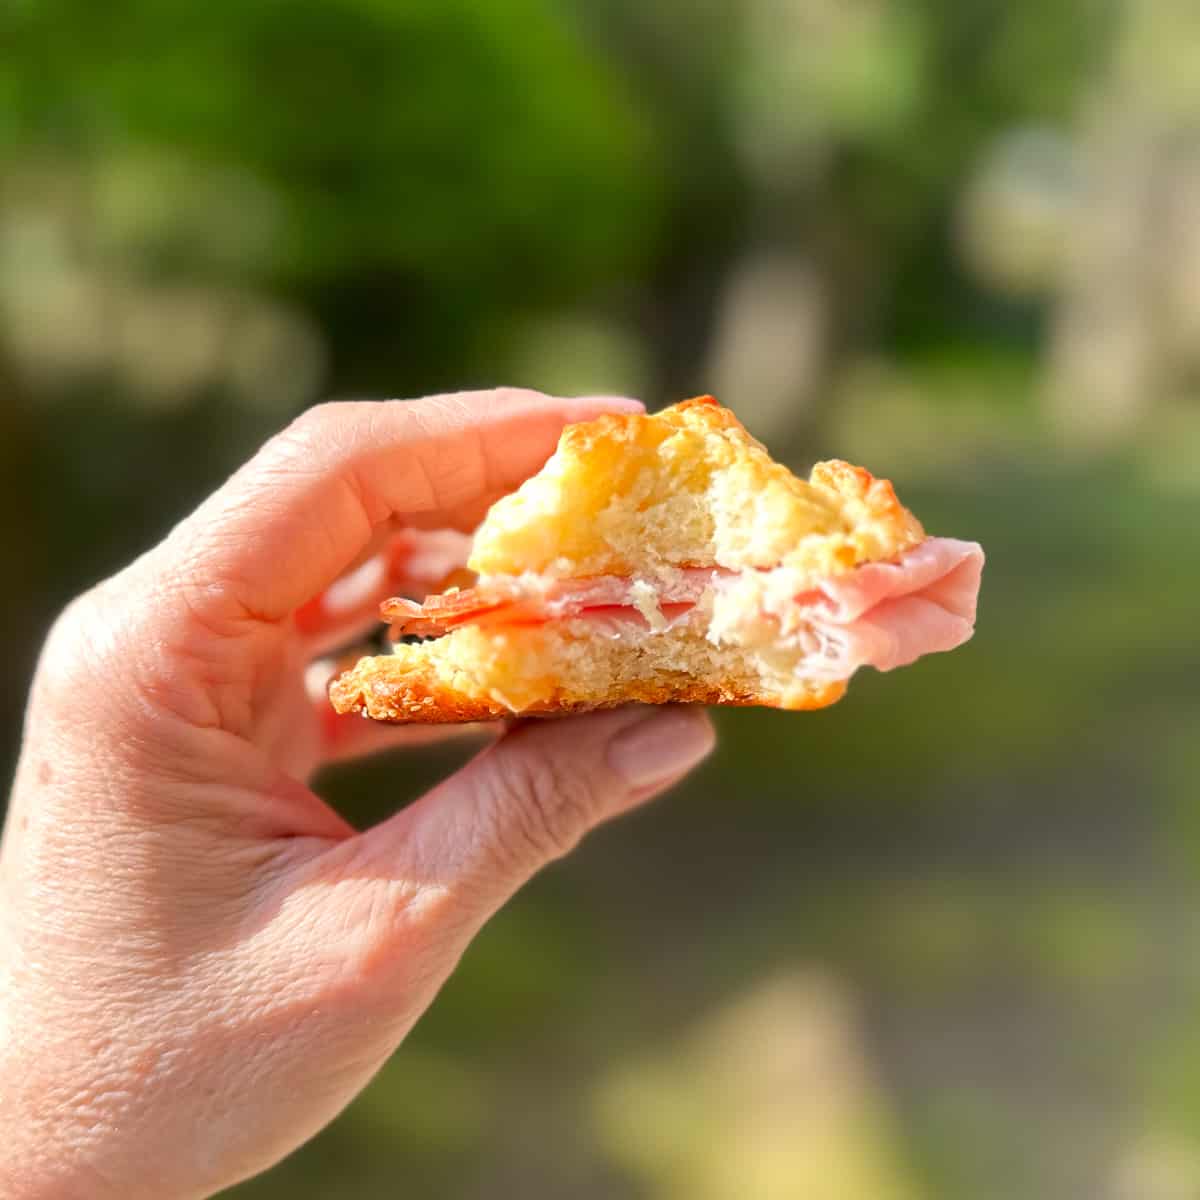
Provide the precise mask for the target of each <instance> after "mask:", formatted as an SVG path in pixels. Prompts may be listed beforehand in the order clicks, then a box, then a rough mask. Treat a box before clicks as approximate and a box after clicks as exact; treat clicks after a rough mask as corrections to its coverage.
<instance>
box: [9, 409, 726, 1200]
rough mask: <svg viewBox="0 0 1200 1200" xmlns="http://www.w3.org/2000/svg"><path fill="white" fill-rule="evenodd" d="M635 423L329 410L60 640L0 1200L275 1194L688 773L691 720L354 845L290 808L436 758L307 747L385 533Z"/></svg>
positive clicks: (524, 775) (491, 783) (515, 742)
mask: <svg viewBox="0 0 1200 1200" xmlns="http://www.w3.org/2000/svg"><path fill="white" fill-rule="evenodd" d="M639 407H640V406H638V405H637V404H636V403H635V402H633V401H628V400H621V399H616V398H599V399H583V400H564V399H555V398H552V397H547V396H541V395H538V394H536V393H532V392H522V391H515V390H500V391H494V392H480V393H465V394H460V395H456V396H447V397H440V398H434V399H428V400H422V401H415V402H400V401H390V402H382V403H362V404H329V405H322V406H319V407H318V408H316V409H313V410H311V411H310V412H309V413H306V414H305V415H304V416H303V417H301V418H300V419H299V420H298V421H296V422H295V423H294V424H293V425H292V426H291V427H290V428H288V429H287V430H285V431H284V432H283V433H281V434H280V435H279V436H278V437H276V438H274V439H273V440H272V441H270V442H269V443H268V444H267V445H266V446H265V447H264V448H263V449H262V450H261V451H260V452H259V453H258V454H257V455H256V456H255V457H254V459H252V460H251V462H249V463H248V464H247V465H246V466H245V467H243V468H242V470H241V471H239V472H238V473H237V474H236V475H235V476H234V477H233V478H232V479H231V480H230V481H229V482H228V483H226V484H225V485H224V486H223V487H222V488H220V490H218V491H217V492H216V493H215V494H214V495H213V496H212V497H211V498H210V499H209V500H208V501H206V502H205V503H204V504H203V505H202V506H201V507H200V508H199V509H198V510H197V511H196V512H195V513H193V514H192V515H191V516H190V517H188V518H187V519H186V520H185V521H184V522H182V523H181V524H180V525H179V526H177V527H176V528H175V529H174V530H173V531H172V533H171V534H170V535H169V536H168V537H167V538H166V539H165V540H164V541H163V542H162V543H161V544H159V545H158V546H156V547H155V548H154V549H152V550H150V551H149V552H148V553H146V554H145V555H143V556H142V557H141V558H140V559H138V560H137V561H136V562H134V563H133V564H132V565H131V566H129V567H127V568H126V569H125V570H123V571H121V572H120V573H119V574H117V575H115V576H113V577H112V578H111V579H108V580H106V581H104V582H103V583H101V584H99V585H98V586H97V587H95V588H93V589H92V590H91V591H89V592H87V593H86V594H85V595H83V596H81V597H80V598H79V599H78V600H76V601H75V602H74V603H72V604H71V605H70V606H69V607H68V609H67V610H66V611H65V612H64V613H63V614H62V616H61V617H60V618H59V620H58V621H57V622H56V624H55V625H54V628H53V630H52V631H51V634H50V636H49V639H48V641H47V643H46V646H45V649H44V651H43V654H42V657H41V661H40V664H39V666H38V669H37V674H36V677H35V679H34V683H33V687H32V692H31V696H30V702H29V709H28V714H27V720H26V727H25V736H24V743H23V748H22V754H21V758H20V763H19V766H18V768H17V774H16V779H15V783H14V787H13V792H12V796H11V802H10V807H9V813H8V818H7V823H6V826H5V829H4V835H3V842H2V843H0V1145H2V1146H3V1151H2V1152H0V1195H3V1196H5V1197H6V1198H8V1200H50V1198H51V1197H53V1200H76V1198H79V1200H84V1198H86V1200H109V1198H110V1197H120V1200H141V1198H143V1197H145V1198H147V1200H150V1198H153V1200H184V1198H194V1197H204V1196H211V1195H213V1194H215V1193H217V1192H219V1191H221V1190H222V1189H224V1188H226V1187H228V1186H230V1185H232V1184H234V1183H236V1182H238V1181H239V1180H242V1179H245V1178H247V1177H249V1176H251V1175H254V1174H256V1173H258V1172H260V1171H262V1170H264V1169H265V1168H267V1167H268V1166H270V1165H271V1164H272V1163H274V1162H276V1161H278V1160H279V1159H280V1158H281V1157H283V1156H284V1155H286V1154H288V1153H289V1152H290V1151H292V1150H293V1149H295V1148H296V1147H297V1146H299V1145H300V1144H301V1143H303V1142H304V1141H305V1140H306V1139H307V1138H309V1137H311V1136H312V1135H313V1134H314V1133H316V1132H317V1131H318V1130H319V1129H320V1128H321V1127H322V1126H324V1125H325V1124H327V1123H328V1122H329V1121H330V1120H332V1119H333V1117H334V1116H336V1115H337V1113H338V1112H340V1111H341V1110H342V1109H343V1108H344V1107H345V1105H346V1104H347V1103H348V1102H349V1101H350V1100H351V1099H352V1098H353V1097H354V1096H355V1095H356V1094H357V1093H358V1092H359V1091H360V1090H361V1089H362V1088H363V1086H364V1085H365V1084H366V1083H367V1082H368V1081H369V1080H370V1079H371V1077H372V1075H374V1073H375V1072H376V1071H377V1070H378V1068H379V1067H380V1065H381V1064H382V1063H383V1062H384V1061H385V1060H386V1059H387V1058H388V1056H389V1055H390V1054H392V1052H393V1051H394V1050H395V1049H396V1047H397V1046H398V1045H399V1044H400V1042H401V1041H402V1040H403V1038H404V1037H405V1035H406V1034H407V1033H408V1031H409V1030H410V1029H411V1028H412V1026H413V1024H414V1023H415V1022H416V1021H417V1019H418V1018H419V1017H420V1016H421V1014H422V1013H423V1012H424V1010H425V1009H426V1008H427V1007H428V1005H429V1004H430V1002H431V1001H432V1000H433V998H434V996H435V995H436V994H437V991H438V989H439V988H440V987H441V985H442V983H443V982H444V981H445V979H446V978H447V976H448V975H449V974H450V973H451V971H453V969H454V967H455V964H456V963H457V961H458V959H459V957H460V955H461V954H462V952H463V950H464V949H465V947H466V946H467V944H468V943H469V942H470V940H471V939H472V938H473V937H474V936H475V934H476V933H477V932H478V931H479V929H480V928H481V926H482V925H483V924H484V923H485V922H486V921H487V919H488V918H489V917H490V916H491V915H492V914H493V913H494V912H495V911H496V910H497V909H498V908H499V907H500V906H501V905H502V904H504V902H505V901H506V900H507V899H508V898H509V897H510V896H511V895H512V894H513V892H514V891H515V890H516V889H518V888H519V887H520V886H521V885H522V884H523V883H524V882H525V881H526V880H528V879H529V878H530V876H531V875H533V874H534V873H536V872H537V871H538V870H539V869H540V868H541V867H543V866H544V865H545V864H547V863H548V862H550V861H552V860H554V859H556V858H558V857H560V856H561V855H563V854H565V853H567V852H568V851H569V850H570V849H571V848H572V847H573V846H574V845H575V844H576V843H577V842H578V841H579V839H580V838H581V837H582V836H583V835H584V834H585V833H586V832H587V831H588V830H589V829H591V828H593V827H594V826H596V825H597V824H599V823H601V822H603V821H605V820H608V819H610V818H612V817H615V816H617V815H619V814H620V813H623V812H625V811H627V810H629V809H630V808H632V807H634V806H635V805H638V804H640V803H642V802H644V801H646V800H648V799H649V798H650V797H652V796H654V795H656V794H658V793H659V792H661V791H663V790H664V789H665V788H667V787H669V786H670V785H671V784H672V783H674V782H675V781H676V780H678V779H679V778H680V777H681V776H682V775H683V774H684V773H685V772H686V771H687V770H688V769H689V768H690V767H691V766H692V765H694V764H695V763H696V762H698V761H699V760H700V759H702V758H703V757H704V756H705V755H706V754H707V753H708V752H709V750H710V749H711V747H712V741H713V734H712V729H711V726H710V725H709V723H708V720H707V718H706V717H705V716H704V714H703V713H701V712H699V711H696V710H692V709H679V708H676V709H672V708H665V709H657V710H654V709H642V708H633V709H624V710H617V711H612V712H607V713H599V714H592V715H589V716H586V717H575V718H570V719H565V720H558V721H544V722H532V721H531V722H524V723H519V724H516V725H514V726H512V727H511V728H509V729H507V730H503V731H501V730H496V731H492V732H491V733H489V734H487V735H486V737H487V744H486V746H485V748H484V749H483V750H482V751H481V752H480V753H479V754H478V755H477V756H476V757H474V758H473V759H472V760H471V761H470V762H469V763H468V764H467V765H466V766H465V767H463V768H462V769H461V770H459V771H458V772H457V773H455V774H454V775H452V776H451V777H450V778H448V779H446V780H445V781H444V782H443V783H441V784H440V785H439V786H438V787H436V788H435V789H434V790H433V791H432V792H430V793H428V794H427V795H426V796H424V797H422V798H421V799H419V800H418V801H417V802H415V803H414V804H411V805H409V806H408V807H405V808H403V809H401V810H399V811H398V812H396V813H395V815H393V816H392V817H390V818H389V819H387V820H385V821H384V822H383V823H382V824H380V825H377V826H376V827H374V828H372V829H368V830H364V831H358V830H355V829H354V828H352V827H351V826H350V825H348V824H347V823H346V822H345V821H344V820H343V819H342V818H341V817H340V816H339V815H338V814H337V813H335V812H334V811H333V810H332V809H331V808H330V807H328V806H327V805H326V804H325V803H324V802H323V801H322V800H321V799H320V798H319V797H318V796H317V795H316V794H315V793H314V792H313V791H311V790H310V788H309V786H308V783H307V781H308V780H309V779H310V778H311V776H312V775H313V773H314V772H315V771H316V770H317V769H318V768H319V767H320V766H321V765H322V764H324V763H326V762H329V761H331V760H333V759H343V758H347V757H353V756H355V755H358V754H366V753H371V752H373V751H376V750H380V749H383V748H385V747H388V746H395V745H397V744H401V743H404V742H405V741H410V742H411V741H412V740H414V739H417V740H420V739H423V738H424V739H427V738H428V737H430V736H431V731H430V730H427V729H426V730H415V731H414V730H406V729H404V728H400V727H395V728H393V727H386V726H385V727H379V726H374V725H372V724H370V723H369V722H367V721H363V720H361V719H360V718H358V717H353V716H351V717H344V718H332V717H331V716H330V715H329V710H328V706H327V702H326V700H325V699H324V697H323V696H322V695H321V694H320V689H316V690H315V691H314V689H313V688H312V686H311V684H312V681H313V674H314V672H313V669H312V667H311V664H312V662H313V660H315V659H319V658H320V656H321V655H323V654H325V653H327V652H328V651H329V650H330V649H331V648H332V647H333V646H335V645H337V644H339V643H340V642H344V641H346V640H347V639H348V638H352V637H353V636H355V634H356V633H357V632H358V631H359V630H360V629H361V628H363V627H364V625H369V624H370V623H371V621H372V609H373V607H374V605H375V603H376V602H377V601H378V600H379V599H382V598H383V597H382V596H371V597H366V598H362V597H360V598H359V601H355V602H354V603H353V604H351V605H349V606H348V607H347V606H346V605H344V604H334V603H323V602H322V597H325V596H332V595H335V594H338V593H337V590H336V588H335V591H334V592H332V593H331V592H330V591H329V589H330V588H331V586H333V585H335V584H336V581H337V580H338V579H339V577H342V576H344V575H345V573H346V572H347V571H349V570H350V569H352V568H353V567H355V566H356V565H358V564H361V563H363V562H364V561H369V560H370V559H371V556H372V555H373V554H379V553H382V552H384V550H385V548H386V544H387V542H388V540H389V538H391V537H392V536H394V533H395V531H396V530H397V529H400V528H408V529H417V530H428V529H437V528H442V527H447V528H459V529H465V530H469V529H471V528H472V527H473V526H474V525H475V524H476V523H477V522H478V520H479V519H480V518H481V516H482V514H483V512H484V511H485V510H486V507H487V505H488V504H489V503H490V502H491V501H492V500H494V499H496V498H497V497H498V496H500V495H502V494H503V493H505V492H508V491H511V490H512V489H513V488H514V487H516V486H517V485H518V484H519V483H520V482H521V480H522V479H524V478H525V477H527V476H528V475H530V474H532V473H533V472H535V471H536V470H537V469H538V468H539V467H540V466H541V465H542V463H543V462H544V461H545V459H546V458H547V456H548V455H549V454H550V453H551V452H552V450H553V448H554V445H555V443H556V442H557V439H558V435H559V433H560V431H561V429H562V427H563V425H564V424H566V423H567V422H570V421H575V420H581V419H587V418H589V417H592V416H595V415H598V414H599V413H601V412H604V411H624V412H628V411H635V410H637V409H638V408H639ZM343 593H344V589H343ZM360 601H361V602H360ZM297 613H299V614H301V615H300V619H297ZM402 770H403V764H402V760H400V763H399V764H398V766H397V772H398V775H399V773H400V772H402ZM397 791H398V793H400V792H402V787H401V786H400V783H399V780H398V787H397ZM397 1183H398V1185H402V1183H403V1181H399V1180H398V1181H397Z"/></svg>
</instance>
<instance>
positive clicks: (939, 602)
mask: <svg viewBox="0 0 1200 1200" xmlns="http://www.w3.org/2000/svg"><path fill="white" fill-rule="evenodd" d="M983 562H984V556H983V549H982V547H980V546H979V545H978V544H977V543H975V542H960V541H956V540H954V539H952V538H928V539H926V540H925V541H924V542H922V543H921V544H920V545H919V546H917V547H915V548H914V549H912V550H910V551H909V552H908V553H907V554H905V555H904V556H903V557H902V558H901V559H900V561H899V562H897V563H868V564H867V565H865V566H861V567H859V568H858V569H857V570H855V571H853V572H851V573H850V574H848V575H842V576H839V577H837V578H834V579H828V580H826V581H825V582H824V583H822V584H821V585H820V587H819V588H818V589H817V591H818V597H817V598H815V599H812V600H810V601H809V602H808V603H806V604H804V605H803V606H802V609H803V611H804V615H805V616H806V617H807V619H808V620H809V622H810V623H811V625H812V627H813V629H814V631H815V633H816V634H817V637H818V640H819V641H820V642H821V646H820V649H819V651H818V652H817V653H816V654H815V655H814V658H815V661H814V663H813V664H812V666H813V670H814V672H817V673H819V674H820V675H821V676H822V677H824V678H830V679H847V678H849V677H850V675H852V674H853V673H854V672H855V671H856V670H857V669H858V668H859V667H875V668H876V670H879V671H892V670H895V669H896V668H897V667H904V666H907V665H908V664H909V663H912V662H915V661H916V660H917V659H918V658H920V657H921V656H922V655H924V654H937V653H940V652H942V651H945V650H953V649H954V648H955V647H957V646H961V645H962V644H963V643H964V642H966V641H967V640H968V639H969V638H970V637H971V634H972V633H973V632H974V629H975V609H976V604H977V602H978V598H979V584H980V581H981V579H982V575H983ZM806 599H808V598H807V597H806Z"/></svg>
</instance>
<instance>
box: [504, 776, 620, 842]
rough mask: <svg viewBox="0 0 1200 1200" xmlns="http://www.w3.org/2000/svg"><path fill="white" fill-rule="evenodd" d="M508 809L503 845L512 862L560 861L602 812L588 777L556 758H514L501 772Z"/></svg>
mask: <svg viewBox="0 0 1200 1200" xmlns="http://www.w3.org/2000/svg"><path fill="white" fill-rule="evenodd" d="M497 771H498V773H499V774H500V777H501V778H500V781H499V783H498V786H499V787H500V788H501V789H502V790H503V792H504V793H506V798H507V803H502V804H500V805H499V806H498V810H499V812H501V813H502V814H503V816H502V818H501V819H502V820H503V822H504V826H505V827H504V829H502V830H501V831H500V833H501V838H500V841H501V843H502V844H503V845H505V846H506V848H507V850H508V852H509V853H510V854H511V855H513V856H520V857H521V858H527V857H529V855H530V853H531V852H532V854H533V855H535V856H536V857H537V858H538V859H553V858H560V857H562V856H563V855H564V854H566V853H568V852H569V851H570V850H572V849H573V848H574V847H575V845H576V844H577V843H578V842H579V839H580V838H581V837H582V836H583V835H584V833H585V832H586V831H587V829H588V828H589V827H590V826H591V825H592V823H593V822H594V819H595V814H596V810H597V807H598V804H597V799H596V796H595V793H594V790H593V788H592V786H591V783H590V781H589V780H588V778H587V776H586V775H585V774H584V773H583V772H581V771H579V770H577V769H572V768H570V766H569V764H568V763H566V762H565V761H564V760H563V759H561V758H560V757H557V756H554V755H532V754H522V755H513V756H512V757H511V758H510V759H509V760H508V761H507V762H505V763H504V764H503V765H499V766H498V767H497Z"/></svg>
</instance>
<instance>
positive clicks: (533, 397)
mask: <svg viewBox="0 0 1200 1200" xmlns="http://www.w3.org/2000/svg"><path fill="white" fill-rule="evenodd" d="M641 409H642V406H641V404H640V403H638V402H637V401H635V400H626V399H623V398H619V397H588V398H582V399H561V398H557V397H553V396H543V395H541V394H539V393H537V392H529V391H522V390H518V389H508V388H504V389H498V390H495V391H487V392H461V393H458V394H456V395H450V396H438V397H433V398H429V399H425V400H413V401H403V400H385V401H378V402H372V401H357V402H343V403H331V404H322V405H318V406H317V407H316V408H312V409H309V410H308V411H307V412H306V413H304V414H303V415H302V416H301V417H299V418H298V419H297V420H296V421H295V422H293V424H292V425H291V426H289V428H287V429H286V430H284V431H283V432H282V433H280V434H278V435H277V436H276V437H274V438H272V440H271V441H269V442H268V443H267V444H266V446H264V447H263V449H262V450H260V451H259V452H258V454H256V455H255V456H254V458H253V459H251V461H250V462H249V463H247V464H246V466H244V467H243V468H242V469H241V470H239V471H238V472H237V473H236V474H235V475H234V476H233V477H232V478H231V479H230V480H229V481H228V483H226V484H225V485H224V486H223V487H222V488H221V489H220V490H219V491H217V492H216V493H215V494H214V495H213V496H211V497H210V498H209V499H208V500H207V501H206V502H205V503H204V504H202V505H201V506H200V508H198V509H197V510H196V511H195V512H194V513H193V514H192V515H191V516H190V517H188V518H187V519H186V520H184V521H183V522H182V523H181V524H179V525H178V526H176V528H175V529H174V530H173V531H172V533H171V535H170V536H169V537H168V538H167V540H166V541H165V542H164V543H163V545H162V546H161V547H160V548H159V550H158V551H157V552H156V554H157V555H158V556H159V565H160V567H162V568H163V570H164V573H165V574H166V576H167V577H168V579H169V580H170V581H172V582H174V583H176V584H179V585H182V586H183V587H184V588H185V589H186V593H187V603H188V605H189V608H190V609H191V610H193V611H194V612H196V613H197V615H199V616H201V617H203V618H205V619H209V620H225V619H231V620H237V619H243V618H247V617H249V618H256V619H261V620H267V621H278V620H281V619H282V618H284V617H285V616H287V615H288V614H289V613H291V612H292V611H293V610H295V609H296V608H298V607H299V606H300V605H302V604H303V603H305V601H307V600H309V599H310V598H311V597H313V596H314V595H316V593H317V592H319V591H321V590H322V589H323V588H325V587H328V586H329V584H330V583H332V582H333V580H335V579H336V578H337V577H338V575H339V574H341V572H342V571H344V570H345V568H346V567H347V566H348V565H350V564H351V563H352V562H353V561H354V559H355V558H356V556H357V555H359V554H360V553H361V552H362V550H363V548H364V547H365V546H366V545H367V544H368V542H369V541H370V539H371V537H372V534H373V532H374V531H375V530H376V529H377V528H378V527H379V526H380V525H383V524H384V523H385V522H387V521H389V520H391V519H393V518H395V517H400V518H402V519H405V520H407V521H410V522H412V523H413V524H416V525H421V526H424V527H427V528H428V527H436V526H442V527H453V528H469V527H470V526H471V525H472V524H473V523H474V522H475V521H477V520H478V519H479V517H480V516H481V515H482V512H483V510H484V508H485V507H486V504H487V502H489V501H491V500H495V499H497V498H499V496H501V495H503V494H504V493H506V492H509V491H512V490H513V489H514V488H515V487H517V486H518V485H519V484H520V483H522V482H523V481H524V480H525V479H526V478H528V477H529V476H530V475H532V474H534V473H535V472H536V471H538V470H539V469H540V468H541V467H542V465H543V464H544V463H545V461H546V459H547V458H549V456H550V455H551V454H552V453H553V452H554V448H555V446H556V445H557V442H558V437H559V434H560V433H561V432H562V429H563V426H564V425H566V424H569V423H570V422H573V421H583V420H589V419H591V418H592V417H596V416H599V415H600V414H602V413H605V412H638V411H641Z"/></svg>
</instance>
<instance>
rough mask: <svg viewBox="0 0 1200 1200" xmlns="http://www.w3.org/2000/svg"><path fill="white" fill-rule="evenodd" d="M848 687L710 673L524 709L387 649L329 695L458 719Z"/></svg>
mask: <svg viewBox="0 0 1200 1200" xmlns="http://www.w3.org/2000/svg"><path fill="white" fill-rule="evenodd" d="M845 692H846V683H845V681H840V682H836V683H826V684H814V685H812V686H811V688H810V689H809V690H807V691H806V692H805V693H803V694H802V695H800V696H798V697H795V696H793V697H789V698H788V702H787V703H786V704H785V702H784V699H783V697H782V696H781V695H780V694H778V693H774V694H767V693H761V692H754V691H750V690H746V689H738V688H736V687H729V686H722V685H718V684H716V683H713V682H711V681H707V680H696V679H686V680H678V681H673V682H672V683H671V684H666V683H663V682H661V681H660V682H650V683H637V682H631V683H628V684H624V685H622V687H621V689H620V691H619V692H613V693H609V694H606V695H602V696H597V697H596V698H594V699H588V700H582V699H570V698H567V697H565V696H562V695H555V696H552V697H551V698H549V699H546V700H538V701H535V702H533V703H532V704H530V705H529V706H528V707H525V708H522V709H521V710H520V712H519V713H514V711H513V710H512V709H511V708H509V707H508V706H506V705H504V704H502V703H500V702H499V701H498V700H496V699H495V698H493V697H490V696H487V695H484V694H481V693H477V692H476V693H469V692H464V691H460V690H458V689H456V688H454V687H452V686H449V685H448V684H447V682H446V681H445V680H444V679H443V678H441V677H440V676H439V675H438V673H437V672H436V670H432V669H431V670H427V671H424V672H419V673H418V672H414V671H413V669H412V667H411V666H410V665H408V664H407V663H405V662H404V661H403V660H402V659H401V658H399V657H396V656H393V655H380V656H377V657H374V658H364V659H362V660H361V661H360V662H359V663H358V665H357V666H355V667H353V668H352V669H351V670H349V671H346V672H344V673H343V674H342V675H340V676H338V678H336V679H335V680H334V681H333V683H332V684H331V685H330V688H329V698H330V701H331V702H332V704H333V707H334V708H335V709H336V710H337V711H338V712H339V713H351V712H358V713H362V715H363V716H365V717H370V718H371V719H372V720H375V721H389V722H393V723H397V724H404V723H411V722H420V723H422V724H456V723H465V722H473V721H496V720H503V719H507V718H511V717H513V716H520V717H529V716H541V717H545V716H555V715H566V714H569V713H582V712H591V711H594V710H596V709H602V708H615V707H616V706H618V705H621V704H704V705H733V706H743V707H744V706H748V705H759V706H763V707H766V708H784V707H786V708H788V709H790V710H792V711H800V710H804V709H816V708H826V707H828V706H829V705H831V704H835V703H836V702H837V701H838V700H840V699H841V698H842V696H843V695H844V694H845Z"/></svg>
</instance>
